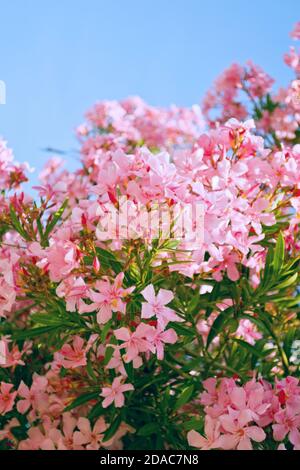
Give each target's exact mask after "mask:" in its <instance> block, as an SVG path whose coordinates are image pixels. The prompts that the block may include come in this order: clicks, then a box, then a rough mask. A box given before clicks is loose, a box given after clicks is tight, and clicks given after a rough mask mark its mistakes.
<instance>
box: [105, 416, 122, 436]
mask: <svg viewBox="0 0 300 470" xmlns="http://www.w3.org/2000/svg"><path fill="white" fill-rule="evenodd" d="M121 422H122V415H121V414H120V415H119V416H117V417H116V418H115V419H114V421H113V422H112V424H111V425H110V427H109V428H108V429H107V430H106V431H105V433H104V437H103V442H106V441H109V439H111V438H112V437H113V436H114V435H115V434H116V432H117V430H118V429H119V427H120V424H121Z"/></svg>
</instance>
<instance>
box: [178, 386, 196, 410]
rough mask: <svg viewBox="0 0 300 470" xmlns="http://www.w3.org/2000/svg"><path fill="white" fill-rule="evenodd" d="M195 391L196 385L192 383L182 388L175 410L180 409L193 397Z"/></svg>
mask: <svg viewBox="0 0 300 470" xmlns="http://www.w3.org/2000/svg"><path fill="white" fill-rule="evenodd" d="M193 392H194V385H190V386H189V387H186V388H184V389H183V390H182V392H181V393H180V395H179V397H178V398H177V400H176V402H175V406H174V410H178V408H181V407H182V406H183V405H185V404H186V403H187V402H188V401H189V400H190V398H191V396H192V395H193Z"/></svg>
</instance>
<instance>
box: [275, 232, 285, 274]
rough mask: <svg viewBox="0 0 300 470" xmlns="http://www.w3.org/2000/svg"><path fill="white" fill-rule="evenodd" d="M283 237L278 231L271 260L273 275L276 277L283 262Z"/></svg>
mask: <svg viewBox="0 0 300 470" xmlns="http://www.w3.org/2000/svg"><path fill="white" fill-rule="evenodd" d="M284 248H285V244H284V238H283V235H282V233H281V232H280V233H279V235H278V239H277V243H276V247H275V251H274V261H273V268H274V276H275V277H277V276H278V274H279V273H280V271H281V269H282V266H283V262H284Z"/></svg>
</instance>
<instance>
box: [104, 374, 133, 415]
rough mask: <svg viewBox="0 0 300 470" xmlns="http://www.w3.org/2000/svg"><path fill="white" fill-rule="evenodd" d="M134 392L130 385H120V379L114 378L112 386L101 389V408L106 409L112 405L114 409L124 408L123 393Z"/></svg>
mask: <svg viewBox="0 0 300 470" xmlns="http://www.w3.org/2000/svg"><path fill="white" fill-rule="evenodd" d="M130 390H134V387H133V385H132V384H122V377H116V378H115V379H114V380H113V383H112V385H110V386H108V387H103V388H102V392H101V394H100V396H102V397H104V400H103V402H102V406H103V408H107V407H108V406H110V405H111V404H112V403H114V405H115V407H116V408H121V407H122V406H124V402H125V398H124V392H128V391H130Z"/></svg>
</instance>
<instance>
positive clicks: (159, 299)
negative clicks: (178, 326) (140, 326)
mask: <svg viewBox="0 0 300 470" xmlns="http://www.w3.org/2000/svg"><path fill="white" fill-rule="evenodd" d="M141 294H142V295H143V297H144V299H145V300H147V303H146V302H143V303H142V318H151V317H153V316H156V317H157V320H158V323H159V324H160V325H161V327H162V329H164V328H165V326H166V325H167V324H168V323H169V321H178V322H181V321H183V320H182V319H181V318H180V317H179V316H178V315H177V314H176V313H175V312H174V310H172V309H171V308H169V307H166V305H167V304H168V303H170V302H171V301H172V300H173V299H174V294H173V292H171V291H170V290H166V289H160V291H159V292H158V294H157V296H156V295H155V291H154V287H153V285H152V284H149V286H147V287H145V289H144V290H143V291H142V292H141Z"/></svg>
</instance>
